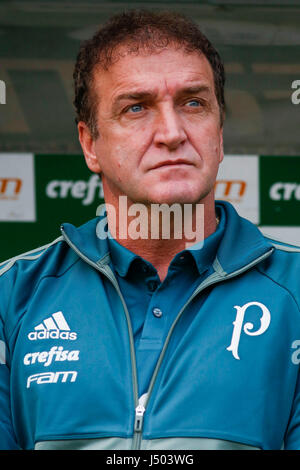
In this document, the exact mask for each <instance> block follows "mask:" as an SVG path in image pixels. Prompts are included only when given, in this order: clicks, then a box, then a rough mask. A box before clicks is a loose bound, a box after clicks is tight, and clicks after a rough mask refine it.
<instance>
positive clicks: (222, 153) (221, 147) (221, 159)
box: [219, 127, 224, 163]
mask: <svg viewBox="0 0 300 470" xmlns="http://www.w3.org/2000/svg"><path fill="white" fill-rule="evenodd" d="M223 158H224V145H223V127H221V129H220V161H219V163H221V162H222V161H223Z"/></svg>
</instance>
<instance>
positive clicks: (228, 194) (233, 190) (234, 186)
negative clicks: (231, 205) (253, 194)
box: [215, 180, 247, 202]
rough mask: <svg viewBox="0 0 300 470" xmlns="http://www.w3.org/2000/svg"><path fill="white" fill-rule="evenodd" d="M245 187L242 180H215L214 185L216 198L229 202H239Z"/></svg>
mask: <svg viewBox="0 0 300 470" xmlns="http://www.w3.org/2000/svg"><path fill="white" fill-rule="evenodd" d="M246 187H247V183H246V181H242V180H217V181H216V183H215V192H216V197H217V198H219V199H225V200H227V201H230V202H240V201H241V200H242V198H243V196H244V194H245V191H246Z"/></svg>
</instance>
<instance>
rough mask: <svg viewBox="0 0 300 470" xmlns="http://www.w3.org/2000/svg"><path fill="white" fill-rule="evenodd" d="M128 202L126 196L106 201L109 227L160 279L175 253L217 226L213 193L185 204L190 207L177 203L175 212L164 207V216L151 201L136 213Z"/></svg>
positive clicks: (198, 240) (200, 240)
mask: <svg viewBox="0 0 300 470" xmlns="http://www.w3.org/2000/svg"><path fill="white" fill-rule="evenodd" d="M127 204H128V202H127V200H126V199H125V197H124V199H120V198H119V200H118V201H114V204H111V202H110V203H109V204H107V202H106V210H107V216H108V226H109V230H110V232H111V234H112V235H113V237H114V238H115V239H116V240H117V241H118V243H120V244H121V245H122V246H124V247H125V248H127V249H128V250H130V251H132V252H133V253H135V254H137V255H139V256H141V257H142V258H143V259H145V260H147V261H149V262H150V263H151V264H152V265H153V266H154V267H155V269H156V270H157V272H158V275H159V278H160V280H161V281H163V280H164V279H165V277H166V275H167V272H168V268H169V265H170V263H171V261H172V259H173V258H174V256H175V255H176V254H177V253H179V252H180V251H182V250H184V249H186V248H187V247H188V246H190V245H192V244H193V243H195V242H198V243H199V242H200V243H202V242H203V241H204V239H205V238H207V237H208V236H209V235H211V234H212V233H213V232H215V230H216V227H217V221H216V214H215V205H214V199H213V197H212V195H209V197H207V198H206V200H205V201H201V203H198V204H195V205H192V204H190V205H188V206H189V208H188V209H189V210H187V207H186V206H187V205H186V206H185V205H179V204H178V205H177V209H178V210H176V212H175V213H173V212H172V211H170V210H169V209H167V210H166V212H165V213H164V217H165V218H163V216H162V215H161V216H160V217H159V216H157V214H158V213H157V212H156V211H155V210H153V207H154V206H155V205H153V204H152V205H150V206H143V207H142V209H143V211H142V212H141V211H140V210H138V211H137V212H136V213H135V212H134V214H136V215H132V213H133V212H132V211H130V210H129V208H130V209H133V207H132V204H128V205H127ZM156 206H159V205H158V204H157V205H156ZM112 207H113V210H112ZM170 207H171V206H170ZM170 214H173V215H171V216H170ZM168 216H169V217H168ZM187 229H188V230H187ZM191 235H194V239H192V238H191ZM141 237H142V238H141Z"/></svg>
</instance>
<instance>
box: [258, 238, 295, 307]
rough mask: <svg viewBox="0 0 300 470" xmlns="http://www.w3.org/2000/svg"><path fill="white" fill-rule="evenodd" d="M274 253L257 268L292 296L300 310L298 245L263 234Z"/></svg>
mask: <svg viewBox="0 0 300 470" xmlns="http://www.w3.org/2000/svg"><path fill="white" fill-rule="evenodd" d="M265 238H266V240H267V241H268V242H269V243H270V244H271V245H273V247H274V253H273V255H272V256H270V257H269V258H267V259H266V260H265V261H264V262H263V263H262V264H261V265H259V266H258V267H257V268H258V270H259V271H260V272H261V273H262V274H264V275H265V276H267V277H269V279H270V280H271V281H273V282H275V283H276V284H277V285H278V286H280V287H281V288H283V289H285V290H286V292H289V294H290V295H291V296H292V297H293V298H294V300H295V301H296V303H297V305H298V309H299V311H300V246H297V245H294V244H291V243H286V242H283V241H281V240H276V239H273V238H270V237H267V236H265Z"/></svg>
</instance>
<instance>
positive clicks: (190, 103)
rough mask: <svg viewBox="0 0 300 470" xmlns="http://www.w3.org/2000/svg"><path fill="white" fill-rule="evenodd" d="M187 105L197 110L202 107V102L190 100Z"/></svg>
mask: <svg viewBox="0 0 300 470" xmlns="http://www.w3.org/2000/svg"><path fill="white" fill-rule="evenodd" d="M186 104H187V105H188V106H190V107H195V108H196V107H198V106H200V105H201V103H200V101H198V100H190V101H188V102H187V103H186Z"/></svg>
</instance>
